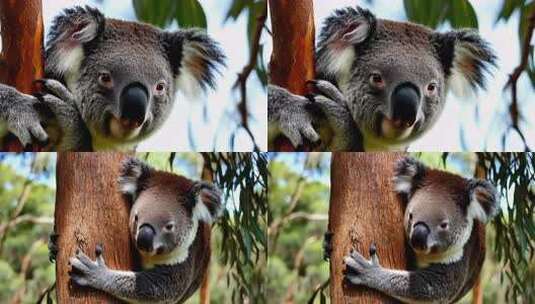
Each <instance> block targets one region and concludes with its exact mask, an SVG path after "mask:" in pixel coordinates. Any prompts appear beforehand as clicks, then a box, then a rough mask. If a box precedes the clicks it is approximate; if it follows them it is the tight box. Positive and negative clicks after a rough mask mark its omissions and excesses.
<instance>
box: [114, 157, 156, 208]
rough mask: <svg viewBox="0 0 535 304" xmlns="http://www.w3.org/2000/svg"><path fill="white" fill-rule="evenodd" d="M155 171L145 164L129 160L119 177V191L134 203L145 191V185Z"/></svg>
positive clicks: (124, 163) (124, 164)
mask: <svg viewBox="0 0 535 304" xmlns="http://www.w3.org/2000/svg"><path fill="white" fill-rule="evenodd" d="M152 170H153V169H152V168H151V167H149V166H148V165H147V164H145V163H144V162H142V161H140V160H138V159H135V158H129V159H127V160H125V161H124V162H123V165H122V168H121V173H120V175H119V180H118V182H119V189H120V191H121V193H123V194H124V195H125V196H126V197H128V198H129V199H130V200H131V201H132V202H133V201H134V200H135V199H136V197H137V195H138V194H139V192H140V191H141V190H143V187H144V183H145V181H146V180H147V178H148V177H149V176H150V173H151V171H152Z"/></svg>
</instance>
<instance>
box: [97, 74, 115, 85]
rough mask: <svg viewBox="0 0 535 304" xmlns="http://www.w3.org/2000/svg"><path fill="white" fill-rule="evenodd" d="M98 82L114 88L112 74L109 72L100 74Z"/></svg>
mask: <svg viewBox="0 0 535 304" xmlns="http://www.w3.org/2000/svg"><path fill="white" fill-rule="evenodd" d="M98 82H99V83H100V84H101V85H103V86H105V87H111V86H112V80H111V74H110V73H108V72H100V73H99V74H98Z"/></svg>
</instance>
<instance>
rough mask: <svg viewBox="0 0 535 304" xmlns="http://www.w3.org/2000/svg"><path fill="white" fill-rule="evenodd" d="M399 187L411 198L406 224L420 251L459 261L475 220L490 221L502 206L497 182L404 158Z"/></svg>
mask: <svg viewBox="0 0 535 304" xmlns="http://www.w3.org/2000/svg"><path fill="white" fill-rule="evenodd" d="M394 187H395V191H396V192H398V193H400V194H401V196H402V198H403V199H404V200H405V201H406V202H407V206H406V210H405V219H404V226H405V232H406V235H407V239H408V241H409V244H410V246H411V247H412V249H413V250H414V252H415V253H416V255H417V256H425V257H427V258H428V259H431V260H433V259H434V260H435V261H436V260H439V261H444V260H446V261H454V260H456V259H459V258H460V256H461V255H462V248H463V247H464V245H465V244H466V242H467V241H468V240H469V238H470V235H471V234H472V230H473V227H474V221H479V222H481V223H486V222H487V221H488V220H489V219H491V218H492V217H494V216H495V215H496V213H497V211H498V204H499V202H498V195H497V192H496V189H495V188H494V186H492V185H491V184H490V183H489V182H487V181H484V180H479V179H466V178H463V177H461V176H458V175H455V174H451V173H448V172H444V171H439V170H434V169H429V168H427V167H426V166H424V165H423V164H422V163H420V162H418V161H416V160H414V159H412V158H404V159H402V160H400V161H399V162H398V163H397V165H396V167H395V175H394Z"/></svg>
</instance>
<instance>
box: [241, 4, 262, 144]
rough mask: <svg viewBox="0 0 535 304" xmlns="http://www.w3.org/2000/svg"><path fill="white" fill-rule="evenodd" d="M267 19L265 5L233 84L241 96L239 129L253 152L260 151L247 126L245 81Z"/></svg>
mask: <svg viewBox="0 0 535 304" xmlns="http://www.w3.org/2000/svg"><path fill="white" fill-rule="evenodd" d="M266 18H267V4H266V6H264V8H263V9H262V11H261V13H260V15H259V16H258V17H257V18H256V19H257V22H256V28H255V33H254V36H253V42H252V45H251V51H250V54H249V62H248V63H247V65H246V66H245V67H244V68H243V69H242V71H241V72H240V73H238V79H237V80H236V83H235V84H234V88H239V89H240V95H241V101H240V102H239V103H238V112H239V113H240V118H241V124H240V125H241V127H243V129H244V130H245V131H246V132H247V134H248V135H249V137H250V138H251V140H252V141H253V146H254V151H260V149H259V147H258V145H257V143H256V140H255V138H254V135H253V132H251V129H250V126H249V111H248V109H247V80H248V79H249V76H250V75H251V72H252V71H253V70H254V68H255V67H256V63H257V59H258V52H259V50H260V38H261V37H262V29H263V28H264V24H265V23H266Z"/></svg>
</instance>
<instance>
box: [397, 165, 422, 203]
mask: <svg viewBox="0 0 535 304" xmlns="http://www.w3.org/2000/svg"><path fill="white" fill-rule="evenodd" d="M426 170H427V169H426V167H425V166H424V164H422V163H421V162H419V161H417V160H415V159H414V158H412V157H404V158H402V159H400V160H399V161H398V162H397V163H396V166H395V168H394V178H393V182H394V190H395V191H396V192H397V193H400V194H404V195H407V196H408V195H410V194H412V192H413V191H414V190H415V187H416V186H417V185H418V183H419V182H420V181H421V180H422V178H423V177H424V175H425V171H426Z"/></svg>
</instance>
